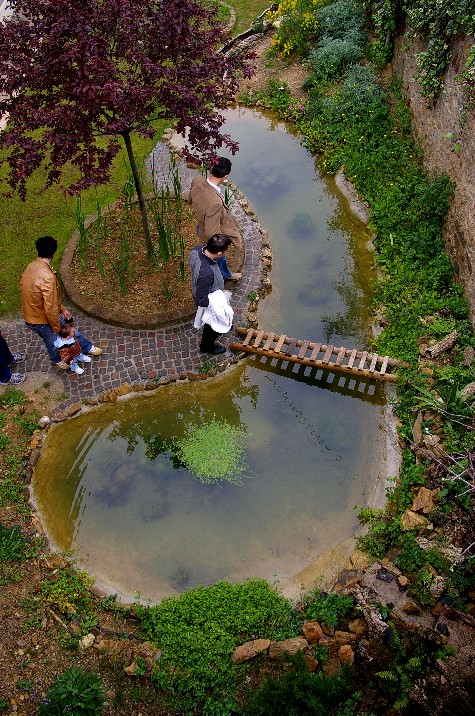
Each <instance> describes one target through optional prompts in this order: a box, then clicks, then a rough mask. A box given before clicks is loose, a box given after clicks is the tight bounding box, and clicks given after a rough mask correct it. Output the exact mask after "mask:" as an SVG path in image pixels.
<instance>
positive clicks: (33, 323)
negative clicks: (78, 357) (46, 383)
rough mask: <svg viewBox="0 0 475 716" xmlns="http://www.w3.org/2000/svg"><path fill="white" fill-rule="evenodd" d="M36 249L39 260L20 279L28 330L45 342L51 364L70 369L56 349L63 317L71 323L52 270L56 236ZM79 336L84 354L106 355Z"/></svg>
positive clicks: (40, 241) (41, 240)
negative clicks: (57, 335)
mask: <svg viewBox="0 0 475 716" xmlns="http://www.w3.org/2000/svg"><path fill="white" fill-rule="evenodd" d="M35 245H36V251H37V253H38V258H37V259H36V260H35V261H32V262H31V263H29V264H28V266H27V267H26V269H25V270H24V271H23V274H22V276H21V279H20V294H21V307H22V312H23V318H24V320H25V324H26V325H27V326H28V328H30V329H31V330H32V331H33V332H34V333H36V334H37V335H38V336H40V338H42V339H43V342H44V344H45V346H46V350H47V351H48V355H49V357H50V360H51V362H52V363H54V364H55V365H57V366H58V368H65V369H66V368H69V366H68V365H67V364H66V363H63V361H62V360H61V359H60V357H59V355H58V351H57V350H56V348H55V346H54V340H55V337H56V333H57V332H58V331H59V328H60V325H61V324H60V315H61V316H63V318H64V319H66V320H67V321H68V320H70V319H71V313H70V312H69V311H68V309H67V308H65V307H64V306H63V304H62V303H61V294H60V291H59V282H58V278H57V276H56V273H55V271H54V269H53V268H52V266H51V259H52V258H53V256H54V254H55V253H56V249H57V247H58V242H57V241H56V239H54V238H53V237H52V236H41V237H40V238H39V239H37V240H36V244H35ZM76 336H77V338H78V340H79V345H80V346H81V349H82V352H83V353H84V354H86V355H87V354H89V355H93V356H98V355H100V354H101V353H102V348H96V346H94V345H93V344H92V343H91V341H89V340H88V339H87V338H85V337H84V336H83V335H82V334H81V333H79V332H78V331H76Z"/></svg>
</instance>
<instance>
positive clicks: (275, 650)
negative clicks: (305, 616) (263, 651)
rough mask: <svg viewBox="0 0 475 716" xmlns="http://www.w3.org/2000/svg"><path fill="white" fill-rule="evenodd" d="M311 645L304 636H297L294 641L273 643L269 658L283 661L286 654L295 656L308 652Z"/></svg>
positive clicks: (286, 640) (287, 640) (270, 647)
mask: <svg viewBox="0 0 475 716" xmlns="http://www.w3.org/2000/svg"><path fill="white" fill-rule="evenodd" d="M308 648H309V643H308V641H307V640H306V639H304V638H303V636H296V637H294V638H293V639H285V640H284V641H272V642H271V643H270V646H269V657H270V658H271V659H281V658H282V657H283V656H284V654H290V656H293V655H294V654H297V652H299V651H307V649H308Z"/></svg>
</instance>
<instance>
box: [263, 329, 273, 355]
mask: <svg viewBox="0 0 475 716" xmlns="http://www.w3.org/2000/svg"><path fill="white" fill-rule="evenodd" d="M274 336H275V333H269V335H268V336H267V339H266V342H265V343H264V350H265V351H268V350H269V348H270V347H271V345H272V342H273V340H274Z"/></svg>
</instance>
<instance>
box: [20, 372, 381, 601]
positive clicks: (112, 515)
mask: <svg viewBox="0 0 475 716" xmlns="http://www.w3.org/2000/svg"><path fill="white" fill-rule="evenodd" d="M378 390H379V389H378ZM349 411H351V425H352V427H351V430H350V429H348V421H347V417H348V412H349ZM382 411H383V400H382V396H381V394H379V393H378V391H375V392H374V394H373V395H372V396H369V395H366V396H362V398H361V399H358V398H355V397H350V396H349V395H346V394H345V390H341V391H339V390H338V389H337V388H335V386H334V385H333V384H332V383H331V382H328V376H322V377H321V378H320V379H318V378H316V377H312V376H304V375H302V377H301V378H300V379H296V378H295V377H292V375H291V373H286V372H285V371H283V370H278V369H271V368H269V369H263V368H262V367H259V366H258V365H257V364H255V363H253V361H247V362H246V363H245V364H243V365H241V366H240V367H238V368H236V369H235V370H234V371H232V372H231V373H229V374H226V375H224V376H221V377H218V378H215V379H213V380H210V381H206V382H201V381H200V382H196V383H186V384H175V385H172V386H167V387H166V388H162V389H160V391H158V392H157V394H155V395H153V396H144V397H140V398H137V399H133V400H127V401H123V402H120V403H118V404H116V405H115V406H108V407H106V406H104V407H101V408H99V409H95V410H93V411H91V412H89V413H86V414H84V415H82V416H80V417H78V418H76V419H74V420H71V421H69V422H68V423H67V424H63V425H58V426H56V427H55V428H53V429H52V430H51V431H50V434H49V436H48V439H47V440H46V444H45V446H44V448H43V450H42V455H41V459H40V461H39V463H38V465H37V467H36V470H35V474H34V478H33V487H34V494H35V499H36V502H37V505H38V508H39V510H40V513H41V515H42V517H43V521H44V524H45V526H46V528H47V532H48V535H49V538H50V539H51V540H52V542H53V543H54V544H55V545H57V546H58V547H60V548H61V549H72V550H75V551H76V553H77V556H78V559H79V561H80V562H81V564H82V565H84V567H85V568H86V569H87V570H88V571H89V572H91V573H92V574H93V575H94V576H95V577H96V579H97V580H98V581H99V582H100V583H103V584H106V585H108V586H109V589H110V591H112V592H116V593H117V594H119V595H121V596H124V595H126V596H129V597H130V596H131V595H134V594H139V595H140V597H141V598H142V599H151V600H158V599H159V598H161V597H164V596H167V595H171V594H177V593H179V592H181V591H183V590H185V589H188V588H191V587H196V586H198V585H210V584H213V583H215V582H216V581H219V580H222V579H226V580H230V581H244V580H245V579H246V578H248V577H261V578H265V579H267V580H269V581H270V582H273V581H274V580H276V579H277V580H279V581H280V582H282V583H285V582H287V581H289V580H294V579H295V578H297V579H298V574H299V572H300V571H301V570H303V569H305V568H306V567H308V565H309V564H311V563H312V561H313V560H314V559H315V558H316V557H317V556H318V555H320V554H322V553H323V552H325V550H328V549H330V548H331V547H333V546H334V545H336V544H338V543H339V542H341V541H342V540H344V539H346V538H348V537H349V536H351V535H352V534H353V533H354V531H355V529H356V528H357V524H358V523H357V518H356V510H355V506H358V507H363V506H366V505H368V504H370V503H371V502H372V499H373V497H374V493H375V490H376V486H377V484H378V483H380V482H381V481H382V480H384V477H385V476H386V470H387V467H386V464H385V447H384V445H385V441H384V439H382V433H381V432H379V427H380V422H381V418H382ZM213 419H214V420H218V421H226V422H227V423H228V424H229V425H231V426H233V427H235V428H239V429H240V430H241V431H243V432H244V434H245V439H244V458H245V463H246V469H245V471H244V472H243V473H242V476H241V477H242V484H240V485H234V484H229V483H228V482H226V481H221V482H220V483H217V484H202V483H201V482H200V481H199V480H197V479H195V478H194V477H193V476H192V475H191V474H190V472H189V471H188V469H187V468H186V467H184V466H183V465H182V464H180V463H179V462H178V461H177V460H176V456H174V452H173V449H171V448H170V445H171V444H172V443H173V441H176V440H177V439H178V440H179V439H180V438H181V437H183V435H184V433H185V430H186V429H187V427H189V425H190V424H195V425H200V426H203V425H206V424H207V423H209V422H210V421H212V420H213ZM369 455H371V456H372V457H371V464H368V456H369Z"/></svg>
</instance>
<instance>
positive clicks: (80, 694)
mask: <svg viewBox="0 0 475 716" xmlns="http://www.w3.org/2000/svg"><path fill="white" fill-rule="evenodd" d="M104 705H105V693H104V687H103V686H102V682H101V680H100V678H99V677H98V676H97V675H96V674H94V673H92V672H89V671H85V670H84V669H74V668H72V669H67V670H66V671H64V672H63V673H62V674H59V675H58V676H57V677H56V678H55V680H54V681H53V683H52V684H51V686H50V688H49V689H48V692H47V694H46V697H45V699H44V700H43V702H42V703H41V705H40V708H39V710H38V716H64V715H65V714H73V715H74V716H97V715H98V714H101V713H102V711H103V708H104Z"/></svg>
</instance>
